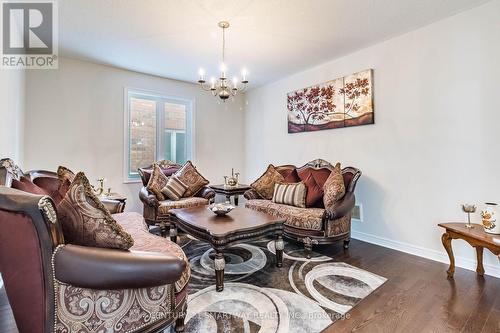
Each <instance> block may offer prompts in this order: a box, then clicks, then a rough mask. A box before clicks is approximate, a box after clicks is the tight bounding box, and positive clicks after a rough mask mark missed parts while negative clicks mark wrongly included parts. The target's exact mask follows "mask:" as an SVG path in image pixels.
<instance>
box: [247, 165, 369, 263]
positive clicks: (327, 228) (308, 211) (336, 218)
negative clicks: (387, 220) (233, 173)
mask: <svg viewBox="0 0 500 333" xmlns="http://www.w3.org/2000/svg"><path fill="white" fill-rule="evenodd" d="M333 168H334V166H333V165H331V164H330V163H328V162H327V161H325V160H322V159H317V160H314V161H311V162H309V163H307V164H305V165H304V166H301V167H300V168H296V167H295V166H293V165H281V166H278V167H276V169H277V170H278V172H279V173H281V174H282V175H284V174H285V173H287V172H289V170H292V169H297V171H298V172H299V174H300V173H301V172H310V171H311V170H319V172H324V173H325V174H329V172H330V171H331V170H333ZM342 176H343V178H344V185H345V190H346V193H345V195H344V197H343V198H342V199H340V200H339V201H338V202H337V203H336V204H335V205H334V207H329V208H325V207H324V206H323V207H322V204H321V205H318V207H311V208H298V207H293V206H288V205H283V204H278V203H274V202H272V201H271V200H265V199H263V198H262V197H261V196H260V195H259V194H258V193H257V192H256V191H255V190H253V189H251V190H248V191H246V192H245V194H244V197H245V198H246V199H247V202H246V207H247V208H251V209H254V210H258V211H262V212H265V213H268V214H271V215H273V216H279V217H282V218H284V219H285V220H286V222H285V224H284V235H285V236H286V237H288V238H290V239H293V240H295V241H299V242H302V243H304V247H305V250H306V256H307V257H308V258H310V255H311V251H312V246H313V245H315V244H329V243H333V242H336V241H343V242H344V248H346V249H347V248H348V247H349V241H350V235H351V211H352V209H353V208H354V204H355V196H354V189H355V188H356V183H357V181H358V179H359V177H360V176H361V171H360V170H358V169H356V168H353V167H346V168H343V169H342ZM326 177H327V176H326Z"/></svg>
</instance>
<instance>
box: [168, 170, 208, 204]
mask: <svg viewBox="0 0 500 333" xmlns="http://www.w3.org/2000/svg"><path fill="white" fill-rule="evenodd" d="M174 175H175V176H176V177H177V178H179V180H180V181H181V182H183V183H184V184H186V185H187V186H188V189H187V190H186V192H184V195H183V197H185V198H188V197H192V196H193V195H195V194H196V193H198V191H199V190H201V188H202V187H203V186H206V185H208V183H209V181H208V180H206V179H205V177H203V176H202V175H201V174H200V173H199V172H198V170H196V168H195V167H194V165H193V163H191V161H187V162H186V164H184V165H183V166H182V168H180V169H179V171H177V172H176V173H175V174H174Z"/></svg>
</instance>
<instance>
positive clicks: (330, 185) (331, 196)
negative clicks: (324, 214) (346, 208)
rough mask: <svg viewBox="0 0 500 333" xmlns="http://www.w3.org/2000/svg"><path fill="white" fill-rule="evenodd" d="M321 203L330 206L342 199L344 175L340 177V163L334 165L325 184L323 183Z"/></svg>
mask: <svg viewBox="0 0 500 333" xmlns="http://www.w3.org/2000/svg"><path fill="white" fill-rule="evenodd" d="M323 193H324V194H323V204H324V205H325V207H326V208H327V209H328V208H331V207H333V205H335V203H336V202H337V201H339V200H340V199H342V197H344V195H345V184H344V177H342V170H341V168H340V163H337V165H335V168H334V169H333V171H332V172H331V173H330V176H328V179H327V180H326V182H325V184H324V185H323Z"/></svg>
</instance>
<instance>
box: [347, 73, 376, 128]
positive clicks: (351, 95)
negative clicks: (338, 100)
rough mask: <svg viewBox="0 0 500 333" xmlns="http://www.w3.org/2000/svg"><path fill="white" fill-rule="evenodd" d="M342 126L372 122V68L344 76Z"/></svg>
mask: <svg viewBox="0 0 500 333" xmlns="http://www.w3.org/2000/svg"><path fill="white" fill-rule="evenodd" d="M340 93H341V94H342V95H344V115H345V116H344V126H345V127H348V126H358V125H369V124H373V123H374V117H373V93H372V70H371V69H369V70H366V71H362V72H359V73H355V74H352V75H348V76H346V77H344V88H343V89H342V90H341V91H340Z"/></svg>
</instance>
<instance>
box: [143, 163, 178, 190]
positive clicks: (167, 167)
mask: <svg viewBox="0 0 500 333" xmlns="http://www.w3.org/2000/svg"><path fill="white" fill-rule="evenodd" d="M156 163H158V165H159V166H160V169H161V170H162V171H163V173H164V174H165V176H167V177H170V176H171V175H173V174H174V173H175V172H177V170H179V169H180V168H182V165H180V164H176V163H173V162H171V161H166V160H161V161H158V162H156ZM137 171H138V172H139V176H140V177H141V181H142V185H143V186H146V185H148V182H149V177H151V173H152V172H153V165H152V164H151V165H148V166H146V167H143V168H139V169H137Z"/></svg>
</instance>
